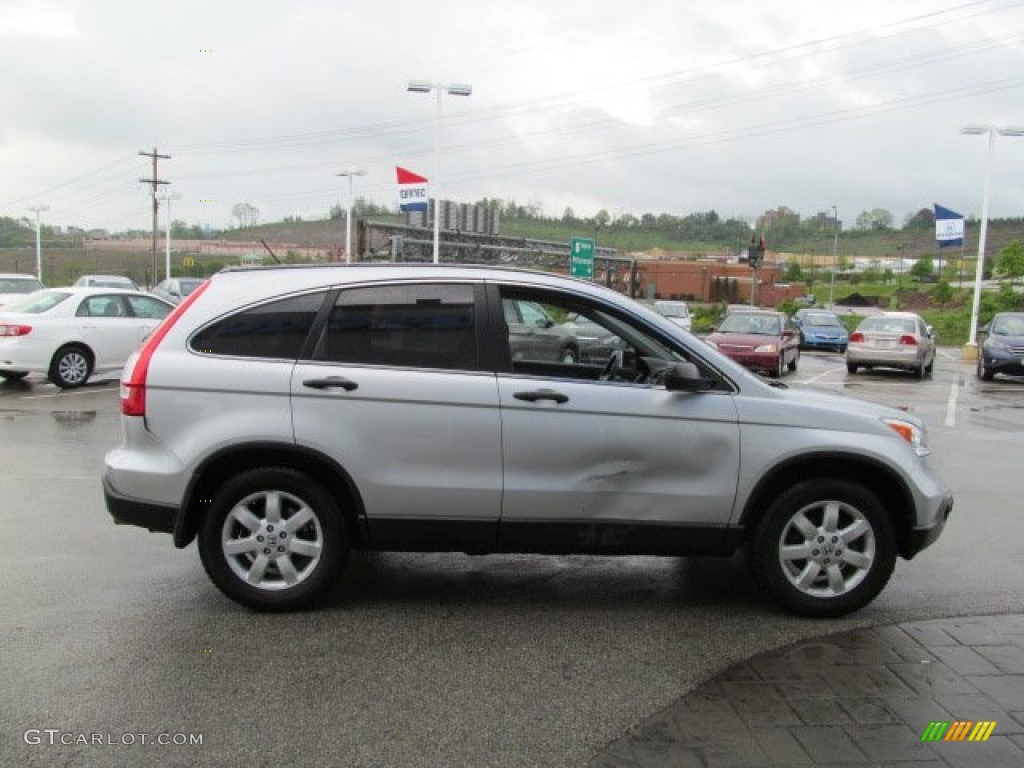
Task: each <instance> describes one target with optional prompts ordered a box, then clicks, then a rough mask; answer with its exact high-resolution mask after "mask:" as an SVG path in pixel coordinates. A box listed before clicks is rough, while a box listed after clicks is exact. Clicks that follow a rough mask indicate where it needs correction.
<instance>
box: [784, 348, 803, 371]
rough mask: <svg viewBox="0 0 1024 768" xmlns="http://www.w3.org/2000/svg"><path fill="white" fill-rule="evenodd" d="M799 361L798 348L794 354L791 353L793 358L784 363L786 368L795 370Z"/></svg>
mask: <svg viewBox="0 0 1024 768" xmlns="http://www.w3.org/2000/svg"><path fill="white" fill-rule="evenodd" d="M799 362H800V350H799V349H798V350H797V351H796V354H795V355H793V359H792V360H791V361H790V362H788V363H786V368H788V369H789V370H790V371H795V370H796V366H797V363H799Z"/></svg>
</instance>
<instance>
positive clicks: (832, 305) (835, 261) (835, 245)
mask: <svg viewBox="0 0 1024 768" xmlns="http://www.w3.org/2000/svg"><path fill="white" fill-rule="evenodd" d="M832 219H833V221H834V222H835V223H834V225H833V227H832V230H833V231H832V280H831V281H830V282H829V284H828V308H829V310H831V311H833V312H834V311H835V309H836V302H835V295H836V268H837V267H838V266H839V255H838V254H839V209H838V208H837V207H836V206H834V205H833V206H832Z"/></svg>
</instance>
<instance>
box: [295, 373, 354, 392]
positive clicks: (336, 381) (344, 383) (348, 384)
mask: <svg viewBox="0 0 1024 768" xmlns="http://www.w3.org/2000/svg"><path fill="white" fill-rule="evenodd" d="M302 386H304V387H311V388H312V389H336V388H340V389H344V390H345V391H346V392H351V391H352V390H353V389H356V388H358V386H359V385H358V384H356V383H355V382H354V381H352V380H351V379H346V378H345V377H344V376H328V377H327V378H326V379H306V380H305V381H303V382H302Z"/></svg>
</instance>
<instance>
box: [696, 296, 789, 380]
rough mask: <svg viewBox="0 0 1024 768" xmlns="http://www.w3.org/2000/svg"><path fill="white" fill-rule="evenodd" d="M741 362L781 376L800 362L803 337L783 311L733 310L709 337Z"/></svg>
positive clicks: (708, 338)
mask: <svg viewBox="0 0 1024 768" xmlns="http://www.w3.org/2000/svg"><path fill="white" fill-rule="evenodd" d="M705 341H707V343H708V344H710V345H711V346H712V347H714V348H715V349H717V350H718V351H719V352H721V353H722V354H723V355H726V356H727V357H730V358H732V359H733V360H735V361H736V362H737V363H739V364H740V365H744V366H746V367H747V368H750V369H751V370H755V371H764V372H765V373H767V374H769V375H770V376H774V377H776V378H779V377H781V376H782V374H783V372H784V371H785V370H786V369H787V368H788V369H789V370H790V371H795V370H796V367H797V364H798V363H799V362H800V338H799V335H798V334H797V331H796V329H795V328H793V327H792V326H791V325H790V324H789V322H788V320H787V319H786V316H785V315H784V314H783V313H782V312H772V311H768V310H758V311H753V310H748V311H742V312H730V313H728V314H726V316H725V317H724V318H722V324H721V325H719V326H718V328H716V329H714V331H713V332H712V333H711V334H710V335H709V336H708V337H707V338H706V339H705Z"/></svg>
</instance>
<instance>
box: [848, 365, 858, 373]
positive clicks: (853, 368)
mask: <svg viewBox="0 0 1024 768" xmlns="http://www.w3.org/2000/svg"><path fill="white" fill-rule="evenodd" d="M857 368H858V366H857V364H856V363H847V364H846V372H847V373H856V372H857Z"/></svg>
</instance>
